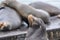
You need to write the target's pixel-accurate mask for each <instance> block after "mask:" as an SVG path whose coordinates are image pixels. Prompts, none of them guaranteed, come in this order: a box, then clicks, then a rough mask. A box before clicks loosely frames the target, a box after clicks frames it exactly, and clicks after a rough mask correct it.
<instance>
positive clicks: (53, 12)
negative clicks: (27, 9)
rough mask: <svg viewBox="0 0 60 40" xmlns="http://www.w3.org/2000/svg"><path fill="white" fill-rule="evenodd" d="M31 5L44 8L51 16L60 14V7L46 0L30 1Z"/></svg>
mask: <svg viewBox="0 0 60 40" xmlns="http://www.w3.org/2000/svg"><path fill="white" fill-rule="evenodd" d="M29 5H30V6H32V7H34V8H36V9H43V10H45V11H47V12H48V13H49V14H50V15H51V16H54V15H58V14H60V9H59V8H57V7H55V6H52V5H50V4H48V3H44V2H34V3H30V4H29Z"/></svg>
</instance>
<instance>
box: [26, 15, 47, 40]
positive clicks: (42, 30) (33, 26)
mask: <svg viewBox="0 0 60 40" xmlns="http://www.w3.org/2000/svg"><path fill="white" fill-rule="evenodd" d="M28 21H29V25H30V26H29V29H28V32H27V34H26V38H25V40H47V35H46V25H45V24H44V22H43V20H42V19H41V18H37V17H34V16H33V15H29V16H28Z"/></svg>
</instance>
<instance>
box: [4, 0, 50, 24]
mask: <svg viewBox="0 0 60 40" xmlns="http://www.w3.org/2000/svg"><path fill="white" fill-rule="evenodd" d="M4 4H5V6H9V7H11V8H13V9H15V10H16V11H17V12H18V13H19V14H20V15H21V16H22V17H23V18H25V19H27V17H28V15H29V14H32V15H34V16H36V17H39V18H41V19H42V20H43V21H44V22H45V23H46V24H48V23H49V17H50V16H49V14H48V12H46V11H44V10H38V9H35V8H33V7H31V6H29V5H26V4H22V3H19V2H17V1H16V0H5V3H4Z"/></svg>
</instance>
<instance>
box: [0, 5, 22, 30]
mask: <svg viewBox="0 0 60 40" xmlns="http://www.w3.org/2000/svg"><path fill="white" fill-rule="evenodd" d="M0 8H1V9H0V30H13V29H16V28H18V27H20V25H21V17H20V16H19V15H18V14H17V12H16V11H14V10H13V9H11V8H9V7H2V6H0Z"/></svg>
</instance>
